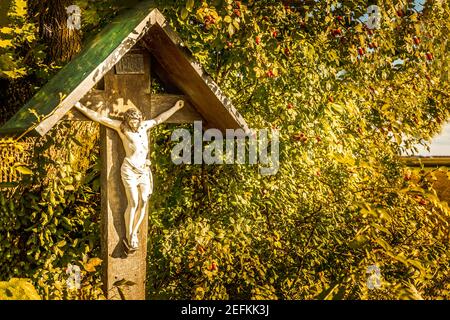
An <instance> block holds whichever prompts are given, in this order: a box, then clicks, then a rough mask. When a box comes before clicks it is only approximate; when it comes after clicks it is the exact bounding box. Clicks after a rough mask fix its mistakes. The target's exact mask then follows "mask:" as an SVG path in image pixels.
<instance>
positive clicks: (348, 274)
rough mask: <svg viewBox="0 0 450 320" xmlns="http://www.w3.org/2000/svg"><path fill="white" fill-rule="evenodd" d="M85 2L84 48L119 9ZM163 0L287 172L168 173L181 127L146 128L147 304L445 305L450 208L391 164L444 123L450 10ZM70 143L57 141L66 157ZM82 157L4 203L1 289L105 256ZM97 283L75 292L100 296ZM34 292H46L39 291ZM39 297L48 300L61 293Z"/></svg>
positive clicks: (232, 168)
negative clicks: (370, 21) (269, 133)
mask: <svg viewBox="0 0 450 320" xmlns="http://www.w3.org/2000/svg"><path fill="white" fill-rule="evenodd" d="M76 2H77V1H76ZM79 2H80V5H81V6H83V5H84V7H83V8H86V9H87V10H88V11H87V14H88V16H89V17H93V16H95V15H94V12H95V14H96V15H98V16H99V20H95V19H92V20H89V21H90V22H89V23H88V24H87V25H85V26H84V27H85V32H86V34H85V36H86V37H87V36H88V35H89V33H90V32H94V30H95V28H96V26H95V23H94V21H101V24H103V23H105V22H107V20H108V18H109V17H111V16H113V15H114V14H115V13H116V11H118V10H119V9H121V7H122V6H124V5H123V1H112V0H110V1H96V4H95V6H94V5H92V6H89V7H88V6H86V5H85V4H86V3H87V2H86V1H84V2H83V1H79ZM160 2H163V3H161V5H160V6H159V7H160V8H165V9H161V10H162V11H163V13H164V14H165V15H166V16H167V17H168V18H169V20H170V21H171V22H172V24H173V26H174V28H175V29H176V31H177V32H178V33H179V34H180V36H181V37H182V38H183V39H184V40H185V43H186V46H187V47H188V48H190V50H191V51H192V52H193V53H194V55H195V56H196V57H197V59H198V60H199V61H200V62H201V63H202V64H203V65H204V66H205V68H206V69H207V70H208V72H209V73H210V74H211V75H212V77H213V78H214V79H215V80H216V81H217V83H218V84H219V85H220V86H221V88H222V89H223V90H224V91H225V92H226V93H227V95H228V96H229V97H230V98H231V99H232V100H233V103H234V104H235V106H236V107H237V108H238V109H239V111H240V112H241V113H242V114H243V116H244V118H245V119H246V121H247V122H248V123H249V124H250V126H251V127H253V128H271V127H272V128H277V129H278V130H279V132H280V169H279V172H278V173H277V174H276V175H274V176H261V175H259V173H258V168H257V166H248V165H214V166H207V165H181V166H175V165H174V164H173V163H172V162H171V160H170V151H171V149H172V147H173V145H174V143H173V142H171V141H170V134H171V132H172V129H173V128H175V127H176V126H174V125H162V126H160V127H158V128H156V129H154V130H153V131H152V135H153V137H154V138H153V139H152V162H153V171H154V177H155V190H157V191H158V192H157V193H155V194H154V195H153V196H152V198H151V211H150V227H149V254H148V262H149V267H148V280H149V281H148V294H149V297H150V298H168V299H176V298H203V299H218V298H225V299H226V298H234V299H236V298H248V299H312V298H319V299H331V298H334V299H375V298H376V299H397V298H424V299H442V298H446V299H448V298H450V292H449V290H450V287H449V283H450V281H449V280H450V279H449V277H450V274H449V270H450V265H449V264H450V241H449V240H450V239H449V235H450V232H449V231H450V228H449V223H450V212H449V208H448V204H447V203H446V202H442V201H441V200H442V199H438V197H437V196H436V194H435V192H434V190H433V189H432V188H431V179H432V177H430V175H427V176H424V177H422V178H421V179H411V177H410V173H409V172H408V169H407V168H405V166H404V164H403V163H402V162H401V161H400V160H399V157H398V155H399V154H400V152H402V151H403V152H407V151H408V149H410V148H411V147H412V145H413V144H415V143H417V142H420V143H423V142H424V139H425V140H426V139H428V138H429V137H431V136H432V135H434V134H436V133H437V132H438V131H439V130H440V129H441V126H442V124H443V122H444V121H445V120H446V119H448V117H449V111H450V99H449V96H448V92H449V81H448V72H449V68H448V65H447V64H446V63H444V62H448V61H449V58H450V57H449V48H448V44H447V42H446V39H447V35H448V33H449V26H450V22H449V21H448V16H449V14H450V8H449V4H448V2H446V1H426V2H425V4H424V6H423V8H420V10H416V9H415V8H416V7H415V6H414V3H412V2H410V1H409V2H407V1H404V2H400V1H378V5H379V6H380V8H381V12H382V15H383V20H382V24H381V28H380V29H375V30H369V29H367V28H366V27H365V25H364V23H363V22H362V21H360V20H358V17H361V16H363V15H364V13H365V12H366V10H367V3H366V2H365V1H357V0H351V1H346V2H345V4H343V5H338V1H317V2H316V1H304V2H298V3H300V4H299V5H297V6H295V7H285V6H284V5H283V4H282V3H281V2H280V1H270V0H264V1H232V0H229V1H220V0H217V1H193V0H188V1H160ZM286 2H288V1H286ZM106 4H112V5H111V6H107V5H106ZM96 6H99V7H98V8H100V10H97V7H96ZM393 62H395V63H393ZM399 62H400V63H399ZM187 127H189V126H187ZM59 130H64V129H59ZM65 130H68V129H65ZM56 131H58V130H56ZM63 132H64V131H63ZM54 134H57V132H56V133H54ZM69 136H70V135H69ZM82 139H87V136H85V137H83V138H82ZM57 141H59V140H57ZM67 141H68V143H69V142H70V139H67ZM88 141H91V142H92V141H93V140H88ZM50 142H51V140H50ZM50 142H49V143H50ZM81 142H82V144H87V143H86V141H85V140H82V141H81ZM69 144H70V143H69ZM72 147H73V146H59V148H65V152H66V153H67V154H68V151H67V150H69V149H71V148H72ZM88 149H89V148H88ZM91 149H92V150H93V152H92V157H93V158H92V159H91V160H92V161H91V162H90V163H89V164H88V165H86V166H84V167H83V168H81V167H77V166H76V165H75V164H74V163H72V162H71V161H69V160H67V159H69V158H67V159H66V160H63V163H62V164H57V163H52V162H50V163H52V164H51V166H56V168H58V170H56V172H58V174H64V176H58V175H55V176H51V178H50V180H51V183H44V184H42V186H40V185H41V184H40V180H39V179H46V178H45V177H46V175H45V171H44V172H42V173H39V174H37V173H36V170H33V171H34V172H35V174H33V175H32V179H34V180H33V181H32V183H31V185H35V186H39V188H38V189H36V187H32V188H31V189H30V187H26V188H22V189H20V190H19V191H17V192H18V193H17V194H18V196H17V198H14V197H13V198H12V199H9V200H7V199H4V198H2V199H4V200H2V201H3V202H2V208H1V209H0V210H1V211H0V212H1V222H0V223H1V229H2V230H6V231H7V232H6V233H3V232H2V233H1V235H2V237H3V238H2V239H1V242H0V250H1V251H0V253H1V255H0V270H1V272H0V274H2V276H3V275H5V276H4V277H6V279H7V278H8V277H9V276H29V277H32V275H34V276H33V278H34V279H37V278H38V277H39V275H40V274H45V273H47V274H51V273H53V272H54V269H52V268H56V269H55V270H59V271H58V272H61V270H62V269H61V268H64V267H65V266H66V265H67V263H69V262H71V261H79V260H81V259H82V254H83V253H84V254H88V255H90V256H91V257H93V256H95V255H97V254H98V245H99V243H98V234H97V232H96V231H97V228H98V226H97V224H96V223H95V221H96V220H95V219H96V218H95V217H98V213H96V208H97V206H98V205H99V202H98V189H96V188H95V184H94V181H96V179H92V175H96V174H97V173H96V171H95V169H93V168H91V169H87V168H89V166H91V165H93V164H94V163H95V157H96V156H95V155H96V148H94V147H93V145H92V147H91ZM72 157H73V158H74V159H79V155H78V156H77V154H73V155H72ZM49 160H51V159H46V160H45V161H44V163H46V161H49ZM74 161H75V160H74ZM41 163H42V162H41ZM58 165H63V166H64V168H65V170H60V168H61V167H60V166H58ZM47 167H48V166H47ZM86 169H87V170H86ZM442 170H446V169H442ZM69 172H70V173H69ZM39 177H40V178H39ZM68 177H71V178H73V179H75V181H77V183H74V182H73V181H72V180H71V179H70V178H69V179H68V180H67V178H68ZM36 179H37V180H36ZM67 185H70V186H72V187H69V190H67V189H66V187H67ZM97 187H98V186H97ZM52 194H53V197H54V198H53V199H54V200H53V202H52V200H51V199H52V198H51V197H52V196H51V195H52ZM54 201H56V202H54ZM9 206H12V207H9ZM50 217H51V219H50ZM63 217H64V218H66V219H67V221H66V222H65V223H63V222H62V221H64V218H63ZM44 222H45V223H44ZM66 223H67V224H70V225H71V228H69V229H67V228H68V227H67V226H66ZM34 229H36V230H34ZM4 234H6V237H5V236H4ZM40 237H43V238H42V239H40ZM30 239H32V240H30ZM76 239H78V240H76ZM12 241H18V243H20V241H22V242H23V244H22V245H18V244H16V245H12V243H13V242H12ZM28 241H30V242H28ZM64 241H66V242H64ZM75 241H76V243H74V242H75ZM31 244H33V245H31ZM55 248H59V250H56V249H55ZM7 252H8V254H5V253H7ZM27 252H31V253H30V254H27ZM371 265H376V266H378V267H379V268H380V271H381V276H382V288H380V289H376V290H369V289H368V288H367V285H366V283H367V279H368V274H367V273H366V271H367V269H368V267H369V266H371ZM58 272H57V273H58ZM57 273H56V274H57ZM89 280H90V281H89ZM96 281H98V276H97V277H95V276H92V278H89V279H86V280H84V282H85V283H86V284H88V283H89V285H92V286H93V288H95V286H96V285H97V284H96ZM35 283H36V284H37V286H38V289H39V290H41V291H43V290H49V287H48V285H49V282H45V281H41V282H38V281H37V280H35ZM45 288H47V289H45ZM89 288H91V286H90V287H89ZM50 290H54V291H55V292H56V293H53V292H48V294H47V295H46V296H44V297H47V298H58V297H64V296H63V294H62V293H61V292H60V290H58V288H56V289H55V288H51V287H50ZM92 290H93V291H92V292H94V293H93V294H92V296H95V290H94V289H92ZM66 297H67V296H66ZM84 297H91V296H84Z"/></svg>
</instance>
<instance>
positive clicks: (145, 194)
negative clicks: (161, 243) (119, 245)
mask: <svg viewBox="0 0 450 320" xmlns="http://www.w3.org/2000/svg"><path fill="white" fill-rule="evenodd" d="M183 106H184V101H183V100H179V101H177V103H176V104H175V105H174V106H173V107H172V108H170V109H169V110H167V111H166V112H163V113H162V114H160V115H159V116H157V117H156V118H154V119H151V120H143V119H142V114H141V112H140V111H139V110H137V109H133V108H131V109H128V110H127V111H126V112H125V114H124V119H123V121H120V120H115V119H111V118H108V117H105V116H102V115H100V114H99V113H97V112H95V111H93V110H91V109H89V108H87V107H85V106H83V105H82V104H81V103H80V102H77V103H76V104H75V108H76V109H78V110H79V111H81V112H82V113H83V114H84V115H86V116H87V117H88V118H89V119H91V120H93V121H96V122H99V123H100V124H102V125H105V126H107V127H108V128H111V129H114V130H115V131H116V132H117V133H118V134H119V137H120V139H121V140H122V143H123V147H124V149H125V158H124V160H123V163H122V166H121V177H122V182H123V185H124V187H125V193H126V197H127V209H126V210H125V214H124V218H125V229H126V239H124V240H123V242H124V245H125V247H126V249H127V253H130V252H134V251H136V250H137V249H138V247H139V240H138V235H137V234H138V231H139V226H140V225H141V223H142V221H143V219H144V218H145V213H146V207H147V203H148V198H149V196H150V195H151V194H152V192H153V177H152V173H151V171H150V160H149V159H148V134H147V131H148V130H149V129H151V128H152V127H154V126H156V125H158V124H160V123H162V122H164V121H166V120H167V119H168V118H170V117H171V116H172V115H173V114H174V113H175V112H177V111H178V110H180V109H181V108H183Z"/></svg>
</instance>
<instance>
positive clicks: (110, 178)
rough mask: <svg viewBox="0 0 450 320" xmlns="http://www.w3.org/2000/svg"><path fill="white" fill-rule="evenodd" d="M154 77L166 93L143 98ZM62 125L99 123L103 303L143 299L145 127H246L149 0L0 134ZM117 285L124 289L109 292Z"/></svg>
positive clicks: (120, 19) (148, 179)
mask: <svg viewBox="0 0 450 320" xmlns="http://www.w3.org/2000/svg"><path fill="white" fill-rule="evenodd" d="M153 74H154V75H155V76H157V78H159V80H160V81H161V83H162V84H163V85H164V88H166V92H165V93H160V94H155V93H152V90H151V83H152V75H153ZM36 115H37V117H36ZM86 116H87V117H86ZM64 119H65V120H73V121H86V120H94V121H98V122H100V123H102V124H103V125H101V127H100V157H101V163H102V170H101V178H100V179H101V213H100V214H101V219H100V220H101V228H100V230H101V251H102V257H101V258H102V260H103V262H102V267H103V283H104V289H105V293H106V295H107V298H108V299H121V298H125V299H145V296H146V295H145V293H146V268H147V230H148V217H147V215H148V213H147V205H148V195H150V194H151V192H152V186H153V177H152V174H151V171H150V168H149V161H148V160H149V158H148V157H147V155H148V153H149V143H148V142H149V136H148V135H147V133H148V131H149V129H150V128H151V127H153V126H155V125H156V124H158V123H161V122H163V121H165V122H167V123H193V122H194V121H202V123H203V128H217V129H219V130H221V131H222V132H223V133H224V132H225V131H226V129H240V130H242V132H243V133H247V132H249V129H248V126H247V124H246V122H245V120H244V119H243V118H242V116H241V115H240V114H239V113H238V112H237V111H236V109H235V108H234V106H233V105H232V104H231V101H230V100H229V99H228V98H227V97H226V96H225V95H224V94H223V93H222V91H221V90H220V88H219V87H218V85H217V84H216V83H215V82H214V81H213V80H212V79H211V77H209V75H208V74H207V73H206V72H205V70H204V69H203V68H202V66H201V65H200V64H199V63H198V62H197V61H196V60H195V59H194V58H193V57H192V55H191V54H190V53H189V52H188V51H187V50H186V48H185V46H184V43H183V41H182V40H181V39H180V38H179V36H178V35H177V34H176V33H175V31H174V30H173V29H172V28H171V27H170V24H169V23H168V21H167V20H166V19H165V17H164V16H163V15H162V14H161V12H159V10H158V9H156V8H155V7H154V3H153V1H151V0H146V1H142V2H140V3H138V4H137V5H136V7H134V8H130V9H129V10H127V11H125V12H124V13H123V14H119V15H118V16H117V17H116V18H115V20H114V21H112V22H111V23H110V25H109V26H107V27H106V28H105V29H104V30H102V31H101V32H100V33H99V34H98V35H97V36H95V37H94V38H92V40H91V41H90V42H88V43H87V44H86V45H85V46H84V49H83V51H81V52H80V54H79V55H78V56H76V57H74V58H73V60H72V61H70V62H69V63H68V64H67V65H66V66H64V68H62V69H61V70H60V71H59V72H58V73H57V74H56V75H55V76H54V77H53V78H52V79H50V81H49V82H48V83H47V84H46V85H45V86H44V87H42V88H41V90H40V91H39V92H38V93H36V95H35V96H34V97H33V98H32V99H30V100H29V101H28V102H27V103H26V104H25V105H24V106H23V107H22V108H21V109H20V110H19V111H18V112H17V113H16V114H15V115H14V116H13V117H12V118H11V119H10V120H9V121H8V122H7V123H6V124H5V125H4V126H3V127H1V128H0V134H14V135H19V136H20V137H22V136H24V135H26V134H37V135H41V136H43V135H45V134H47V132H49V131H50V130H51V129H52V128H53V127H54V126H55V125H56V124H57V123H58V122H59V121H60V120H64ZM136 196H137V197H136ZM136 199H137V201H136ZM150 199H151V198H150ZM150 201H151V200H150ZM121 280H127V281H129V282H130V283H133V285H130V286H127V287H122V288H121V290H118V288H117V286H115V284H117V283H118V282H121Z"/></svg>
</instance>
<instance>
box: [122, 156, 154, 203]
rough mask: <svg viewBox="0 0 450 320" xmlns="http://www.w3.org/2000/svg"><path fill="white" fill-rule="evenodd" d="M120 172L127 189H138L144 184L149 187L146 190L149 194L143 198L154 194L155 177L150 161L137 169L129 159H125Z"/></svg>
mask: <svg viewBox="0 0 450 320" xmlns="http://www.w3.org/2000/svg"><path fill="white" fill-rule="evenodd" d="M120 172H121V175H122V182H123V185H124V186H125V188H126V189H128V190H130V189H131V190H132V188H135V187H137V186H138V185H140V184H142V185H144V186H147V188H145V190H146V191H147V190H148V192H147V194H143V195H142V196H143V197H148V196H150V194H152V192H153V176H152V172H151V170H150V161H149V160H148V161H147V163H146V164H145V165H144V166H142V167H136V166H135V165H133V164H132V163H131V162H130V161H129V160H128V158H125V159H124V160H123V163H122V167H121V168H120Z"/></svg>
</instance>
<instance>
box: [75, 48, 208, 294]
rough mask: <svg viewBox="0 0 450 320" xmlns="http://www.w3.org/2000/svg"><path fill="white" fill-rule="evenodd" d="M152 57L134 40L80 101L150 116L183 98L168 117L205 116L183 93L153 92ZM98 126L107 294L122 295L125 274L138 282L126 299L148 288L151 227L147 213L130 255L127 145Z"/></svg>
mask: <svg viewBox="0 0 450 320" xmlns="http://www.w3.org/2000/svg"><path fill="white" fill-rule="evenodd" d="M150 62H151V57H150V53H149V52H148V51H147V50H146V49H144V48H139V46H135V47H134V48H133V49H132V50H130V52H129V53H127V54H126V55H125V56H123V57H122V59H121V61H119V62H118V63H117V64H116V66H115V67H114V68H113V69H111V70H110V71H109V72H108V73H107V74H106V75H105V76H104V80H102V81H100V84H101V85H97V86H96V88H94V89H91V91H90V92H89V93H88V94H87V95H86V96H85V97H83V98H82V99H81V100H80V102H82V103H83V104H84V105H87V106H89V107H90V108H91V109H92V110H95V111H97V112H99V113H105V115H108V116H109V117H111V116H114V115H117V116H119V114H120V113H121V112H124V111H126V110H127V109H129V108H137V109H139V110H140V111H141V112H142V114H143V116H144V119H152V118H154V117H156V116H157V115H158V114H160V113H162V112H164V111H166V110H168V109H169V108H170V107H172V106H173V105H174V104H175V102H176V101H177V100H180V99H181V100H184V101H186V106H185V108H183V109H182V110H180V111H179V112H177V113H175V114H174V115H173V116H172V117H171V118H170V119H169V120H168V121H166V122H168V123H192V122H194V121H196V120H199V121H202V120H204V119H203V117H202V116H201V115H200V114H199V113H198V112H197V111H196V110H195V109H194V107H192V105H191V104H190V103H189V101H188V98H187V97H186V96H184V95H175V94H151V81H152V79H151V63H150ZM153 65H157V64H156V63H154V64H153ZM156 68H158V67H156ZM83 118H84V116H82V115H81V114H77V113H76V112H73V116H71V117H70V119H72V120H76V119H80V120H82V119H83ZM100 132H101V133H100V156H101V161H102V171H101V217H102V219H101V230H102V259H103V263H104V273H103V281H104V284H105V291H106V292H107V293H108V298H110V299H115V298H118V299H120V298H121V295H120V294H119V291H118V288H117V287H116V286H114V284H115V283H117V282H118V281H120V280H122V279H125V280H127V281H131V282H133V283H135V285H132V286H124V287H121V290H122V292H121V294H123V295H124V296H125V298H126V299H143V298H145V291H146V290H145V277H146V272H145V271H146V265H147V264H146V257H147V232H144V231H146V230H148V218H147V217H146V218H144V222H143V223H142V225H141V227H140V230H141V232H140V233H139V243H140V247H139V249H138V250H137V251H136V252H135V253H133V254H131V255H127V254H126V253H125V248H124V245H123V242H122V240H123V239H124V236H125V221H124V212H125V209H126V206H127V199H126V197H125V196H124V194H125V191H124V186H123V183H122V180H121V172H120V167H121V165H122V162H123V159H124V156H125V155H124V150H123V147H122V141H121V139H120V138H119V136H118V134H117V133H116V132H115V131H114V130H112V129H108V128H106V127H104V126H102V127H101V131H100ZM150 201H151V198H150Z"/></svg>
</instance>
